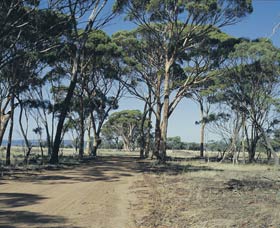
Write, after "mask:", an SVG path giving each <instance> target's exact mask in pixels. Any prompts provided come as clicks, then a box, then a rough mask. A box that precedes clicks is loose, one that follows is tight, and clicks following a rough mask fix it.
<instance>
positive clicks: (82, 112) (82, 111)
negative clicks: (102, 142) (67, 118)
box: [79, 96, 85, 159]
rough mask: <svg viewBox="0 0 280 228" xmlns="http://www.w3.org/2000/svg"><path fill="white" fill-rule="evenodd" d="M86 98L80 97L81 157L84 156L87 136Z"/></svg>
mask: <svg viewBox="0 0 280 228" xmlns="http://www.w3.org/2000/svg"><path fill="white" fill-rule="evenodd" d="M83 103H84V99H83V96H81V99H80V136H79V158H80V159H82V158H83V156H84V136H85V126H84V125H85V120H84V104H83Z"/></svg>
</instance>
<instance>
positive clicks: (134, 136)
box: [102, 110, 151, 150]
mask: <svg viewBox="0 0 280 228" xmlns="http://www.w3.org/2000/svg"><path fill="white" fill-rule="evenodd" d="M142 117H143V116H142V113H141V112H140V111H139V110H124V111H120V112H114V113H113V114H111V115H110V116H109V119H108V120H107V122H106V123H105V124H104V126H103V128H102V136H103V137H104V138H105V139H106V140H107V141H109V140H113V139H115V138H121V139H122V141H123V143H124V147H125V149H126V150H133V149H135V147H136V146H137V142H138V141H139V137H140V130H141V120H142ZM144 124H145V126H144V127H145V129H147V128H148V125H149V124H151V123H149V121H148V120H147V121H145V123H144Z"/></svg>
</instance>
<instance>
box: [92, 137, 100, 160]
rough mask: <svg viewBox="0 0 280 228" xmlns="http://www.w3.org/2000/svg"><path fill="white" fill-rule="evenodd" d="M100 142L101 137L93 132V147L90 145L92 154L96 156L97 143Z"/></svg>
mask: <svg viewBox="0 0 280 228" xmlns="http://www.w3.org/2000/svg"><path fill="white" fill-rule="evenodd" d="M100 144H101V139H100V137H99V135H98V134H96V133H95V132H94V133H93V147H92V156H93V157H96V156H97V150H98V148H99V145H100Z"/></svg>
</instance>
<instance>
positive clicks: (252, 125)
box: [218, 39, 279, 164]
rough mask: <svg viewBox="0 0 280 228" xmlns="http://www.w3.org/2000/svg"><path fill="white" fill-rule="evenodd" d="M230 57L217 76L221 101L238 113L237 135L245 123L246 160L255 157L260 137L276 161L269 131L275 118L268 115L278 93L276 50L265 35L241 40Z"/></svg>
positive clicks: (252, 159)
mask: <svg viewBox="0 0 280 228" xmlns="http://www.w3.org/2000/svg"><path fill="white" fill-rule="evenodd" d="M229 57H230V58H229V61H228V63H227V64H228V67H227V68H225V69H224V70H223V74H222V75H221V77H219V78H218V80H219V83H220V85H221V88H222V90H221V92H222V94H221V95H220V99H221V100H220V101H223V102H224V103H225V104H227V105H228V106H229V107H230V109H231V111H232V112H233V113H236V114H237V115H238V116H239V117H238V119H239V120H238V125H236V135H237V134H238V133H239V131H240V129H241V128H242V126H244V128H243V131H244V133H245V135H246V141H247V149H248V152H249V162H253V161H254V160H255V152H256V148H257V143H258V141H259V140H260V139H261V138H262V139H263V141H264V142H265V143H266V145H267V147H268V148H269V150H271V152H272V154H273V156H274V160H275V163H276V164H278V162H279V161H278V156H277V154H276V153H275V151H274V149H273V147H272V146H271V143H270V140H269V137H268V132H269V131H270V129H271V127H272V126H273V125H274V124H275V123H276V122H277V121H275V119H271V111H273V109H275V104H276V103H277V102H276V101H277V99H278V97H279V94H278V93H279V91H278V86H279V76H278V75H279V50H278V49H277V48H276V47H274V46H273V45H272V43H271V42H270V41H268V40H266V39H259V40H255V41H244V42H242V43H240V44H238V45H236V46H235V51H234V52H233V53H232V54H231V55H230V56H229Z"/></svg>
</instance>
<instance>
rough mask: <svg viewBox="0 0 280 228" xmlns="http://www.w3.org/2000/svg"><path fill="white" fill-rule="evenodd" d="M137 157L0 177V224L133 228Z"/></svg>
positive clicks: (106, 158) (14, 225)
mask: <svg viewBox="0 0 280 228" xmlns="http://www.w3.org/2000/svg"><path fill="white" fill-rule="evenodd" d="M140 173H141V172H140V170H139V167H138V164H137V161H136V159H135V158H130V157H102V158H98V160H97V161H92V162H89V163H87V164H84V165H81V166H78V167H75V168H71V169H67V170H65V169H64V170H52V171H43V172H42V173H29V174H28V175H23V176H19V177H18V178H13V179H12V180H1V179H0V227H5V228H14V227H67V228H74V227H96V228H111V227H112V228H133V227H135V226H134V222H133V216H132V214H131V210H130V209H131V207H132V206H131V205H133V204H134V203H135V200H136V196H135V195H134V193H133V191H132V190H131V186H132V185H133V183H135V181H137V180H139V178H141V176H142V175H141V174H140Z"/></svg>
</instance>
